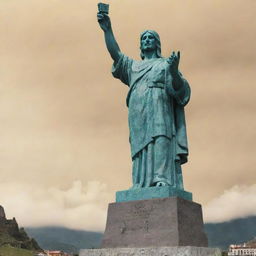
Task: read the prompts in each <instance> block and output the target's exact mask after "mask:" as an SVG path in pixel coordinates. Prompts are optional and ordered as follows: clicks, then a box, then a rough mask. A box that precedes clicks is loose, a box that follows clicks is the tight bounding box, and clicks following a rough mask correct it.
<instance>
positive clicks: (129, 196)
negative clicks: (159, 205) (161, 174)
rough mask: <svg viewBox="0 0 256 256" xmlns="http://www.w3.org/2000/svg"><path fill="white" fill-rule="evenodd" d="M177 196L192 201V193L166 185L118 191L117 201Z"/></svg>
mask: <svg viewBox="0 0 256 256" xmlns="http://www.w3.org/2000/svg"><path fill="white" fill-rule="evenodd" d="M175 196H177V197H181V198H183V199H186V200H189V201H192V193H190V192H187V191H185V190H180V189H176V188H172V187H170V186H164V187H149V188H140V189H129V190H123V191H117V192H116V202H117V203H118V202H128V201H136V200H147V199H153V198H165V197H175Z"/></svg>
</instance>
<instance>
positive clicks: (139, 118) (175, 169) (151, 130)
mask: <svg viewBox="0 0 256 256" xmlns="http://www.w3.org/2000/svg"><path fill="white" fill-rule="evenodd" d="M102 6H103V8H101V7H102ZM106 6H107V5H104V4H99V12H98V15H97V18H98V22H99V25H100V27H101V29H102V30H103V31H104V35H105V42H106V46H107V49H108V51H109V53H110V56H111V58H112V59H113V61H114V64H113V67H112V74H113V76H114V77H115V78H118V79H120V80H121V81H122V82H123V83H124V84H126V85H127V86H129V92H128V96H127V100H126V103H127V106H128V108H129V117H128V119H129V129H130V139H129V140H130V144H131V157H132V162H133V164H132V179H133V186H132V187H131V189H139V188H146V187H154V186H157V187H159V186H170V187H172V188H174V189H178V190H184V188H183V179H182V170H181V165H182V164H184V163H186V162H187V156H188V147H187V135H186V125H185V116H184V106H185V105H186V104H187V103H188V101H189V98H190V87H189V85H188V82H187V81H186V80H185V79H184V78H183V76H182V74H181V73H180V72H179V62H180V52H179V51H178V52H177V53H176V52H173V53H172V54H171V56H170V57H168V58H163V57H162V56H161V44H160V37H159V35H158V34H157V32H155V31H153V30H146V31H144V32H142V34H141V35H140V50H141V59H142V60H140V61H137V60H133V59H131V58H129V57H127V56H125V55H124V54H123V53H122V52H121V50H120V48H119V46H118V44H117V42H116V39H115V37H114V34H113V31H112V27H111V21H110V18H109V16H108V8H106ZM107 7H108V6H107Z"/></svg>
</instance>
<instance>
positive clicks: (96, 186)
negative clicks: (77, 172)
mask: <svg viewBox="0 0 256 256" xmlns="http://www.w3.org/2000/svg"><path fill="white" fill-rule="evenodd" d="M0 194H1V195H2V198H1V204H2V205H3V207H4V208H5V211H6V215H7V216H8V218H12V217H15V218H16V219H17V222H18V224H19V225H20V226H47V225H55V226H56V225H57V226H65V227H68V228H74V229H85V230H93V231H102V230H103V229H104V227H105V222H106V214H107V204H108V203H109V202H110V201H111V196H110V194H109V193H108V191H107V187H106V185H105V184H102V183H100V182H98V181H89V182H87V184H86V185H85V186H83V184H82V182H81V181H79V180H77V181H74V182H73V183H72V184H71V186H70V187H69V188H67V189H59V188H55V187H50V188H45V187H42V186H41V187H39V186H35V185H33V184H17V183H8V184H1V187H0Z"/></svg>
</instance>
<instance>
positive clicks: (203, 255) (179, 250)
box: [79, 246, 221, 256]
mask: <svg viewBox="0 0 256 256" xmlns="http://www.w3.org/2000/svg"><path fill="white" fill-rule="evenodd" d="M79 256H221V251H220V249H217V248H205V247H192V246H181V247H152V248H111V249H83V250H80V252H79Z"/></svg>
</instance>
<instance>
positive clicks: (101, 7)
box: [98, 3, 109, 14]
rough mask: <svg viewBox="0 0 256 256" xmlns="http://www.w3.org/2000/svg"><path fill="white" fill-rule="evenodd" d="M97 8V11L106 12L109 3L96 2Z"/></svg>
mask: <svg viewBox="0 0 256 256" xmlns="http://www.w3.org/2000/svg"><path fill="white" fill-rule="evenodd" d="M98 10H99V13H105V14H108V10H109V4H104V3H98Z"/></svg>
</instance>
